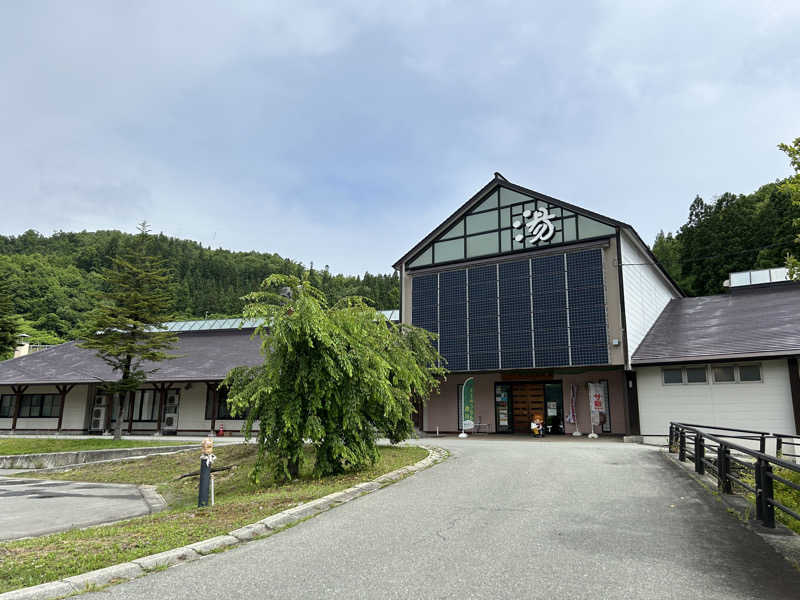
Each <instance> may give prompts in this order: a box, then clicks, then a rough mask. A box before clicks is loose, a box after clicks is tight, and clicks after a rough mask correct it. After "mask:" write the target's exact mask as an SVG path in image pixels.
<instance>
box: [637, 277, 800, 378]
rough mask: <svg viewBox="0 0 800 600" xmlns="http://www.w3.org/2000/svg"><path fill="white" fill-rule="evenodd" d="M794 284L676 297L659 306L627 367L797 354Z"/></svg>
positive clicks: (797, 290) (798, 299)
mask: <svg viewBox="0 0 800 600" xmlns="http://www.w3.org/2000/svg"><path fill="white" fill-rule="evenodd" d="M798 315H800V284H796V283H791V284H783V285H774V286H766V287H761V288H755V289H752V290H747V291H740V292H738V293H735V294H720V295H717V296H700V297H698V298H676V299H674V300H671V301H670V302H669V304H667V306H666V307H665V308H664V311H663V312H662V313H661V315H660V316H659V317H658V319H657V320H656V322H655V323H654V324H653V326H652V327H651V329H650V331H649V332H648V333H647V335H646V336H645V338H644V340H642V343H641V344H640V345H639V347H638V348H637V349H636V352H634V353H633V356H632V357H631V364H632V365H634V366H636V365H639V366H642V365H646V364H668V363H681V362H692V361H706V360H709V361H710V360H722V361H724V360H739V359H744V358H758V357H771V356H786V355H788V354H798V353H800V320H798Z"/></svg>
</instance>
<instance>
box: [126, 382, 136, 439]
mask: <svg viewBox="0 0 800 600" xmlns="http://www.w3.org/2000/svg"><path fill="white" fill-rule="evenodd" d="M134 398H136V392H134V391H130V392H128V435H130V434H131V432H132V431H133V400H134Z"/></svg>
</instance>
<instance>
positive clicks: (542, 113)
mask: <svg viewBox="0 0 800 600" xmlns="http://www.w3.org/2000/svg"><path fill="white" fill-rule="evenodd" d="M798 31H800V2H797V0H786V1H777V0H772V1H771V0H763V1H760V2H752V1H739V0H720V1H711V0H709V1H704V2H697V1H696V0H692V1H686V2H683V1H672V2H663V1H660V0H648V2H640V1H638V0H637V1H630V2H624V1H618V2H611V1H595V2H580V1H574V2H530V1H528V2H502V1H496V2H490V3H481V2H471V1H467V0H461V1H454V2H448V1H443V0H442V1H438V0H429V1H427V2H415V1H413V0H411V1H406V2H370V1H369V0H358V1H357V2H349V1H347V0H339V1H337V2H329V1H325V2H302V1H290V2H278V1H270V2H263V1H260V2H230V1H225V2H211V1H209V2H199V3H198V2H180V1H176V0H171V1H170V2H163V1H161V0H154V1H148V0H138V1H137V2H127V1H122V0H120V1H113V0H112V1H109V0H103V1H97V2H93V1H88V0H83V1H73V2H61V1H56V2H44V1H37V2H14V1H13V0H0V181H2V189H0V234H4V235H18V234H20V233H22V232H23V231H25V230H27V229H35V230H37V231H39V232H41V233H42V234H51V233H53V232H54V231H58V230H63V231H80V230H84V229H85V230H90V231H91V230H96V229H121V230H124V231H130V232H134V231H135V230H136V224H137V223H138V222H139V221H142V220H146V221H148V222H150V223H151V224H152V227H153V230H154V231H156V232H159V231H160V232H163V233H165V234H167V235H170V236H175V237H180V238H188V239H194V240H197V241H199V242H201V243H202V244H204V245H206V246H211V247H214V248H218V247H222V248H227V249H231V250H243V251H248V250H257V251H261V252H276V253H278V254H280V255H281V256H284V257H288V258H293V259H295V260H299V261H302V262H303V263H304V264H306V265H308V264H310V263H311V262H313V263H314V264H315V266H318V267H322V266H323V265H329V266H330V269H331V271H332V272H335V273H347V274H354V273H359V272H360V273H363V272H364V271H367V270H368V271H370V272H372V273H376V272H390V271H391V265H392V264H393V263H394V262H395V261H396V260H397V259H398V258H399V257H400V256H402V255H403V254H404V253H405V252H406V251H407V250H409V249H410V248H411V247H412V246H413V245H414V244H416V243H417V242H418V241H419V240H420V239H421V238H422V237H423V236H425V235H427V234H428V233H429V232H430V231H431V230H433V229H434V228H435V227H436V226H437V225H438V224H439V223H440V222H441V221H443V220H444V219H445V218H447V217H448V216H449V215H450V214H451V213H452V212H453V211H454V210H456V209H457V208H458V207H459V206H460V205H461V204H462V203H463V202H464V201H465V200H466V199H468V198H469V197H470V196H472V194H474V193H475V192H476V191H477V190H478V189H480V188H481V187H482V186H483V185H485V184H486V183H487V182H488V181H489V180H490V179H491V178H492V176H493V174H494V172H495V171H499V172H501V173H502V174H503V175H504V176H505V177H506V178H507V179H509V180H510V181H513V182H514V183H518V184H520V185H523V186H525V187H528V188H532V189H535V190H537V191H539V192H541V193H544V194H548V195H550V196H554V197H556V198H560V199H561V200H564V201H566V202H570V203H573V204H576V205H579V206H582V207H585V208H587V209H589V210H593V211H595V212H599V213H602V214H605V215H608V216H610V217H613V218H616V219H619V220H622V221H625V222H627V223H630V224H631V225H633V226H634V227H635V228H636V230H637V231H638V232H639V233H640V235H641V236H642V237H643V238H644V239H645V240H646V241H647V242H648V243H652V241H653V240H654V238H655V235H656V234H657V232H658V231H659V230H662V229H663V230H665V231H675V230H676V229H678V228H679V227H680V226H681V225H682V224H683V223H684V222H685V221H686V218H687V215H688V209H689V204H690V202H691V201H692V199H693V198H694V197H695V196H696V195H697V194H699V195H701V196H702V197H703V198H704V199H706V200H707V201H710V200H712V199H713V198H714V197H715V196H718V195H720V194H722V193H724V192H734V193H749V192H752V191H753V190H755V189H757V188H758V187H759V186H761V185H763V184H765V183H768V182H770V181H774V180H775V179H778V178H781V177H785V176H787V175H789V174H790V173H791V169H790V165H789V162H788V160H787V158H786V157H785V155H783V154H782V153H781V152H780V151H779V150H778V149H777V148H776V146H777V144H778V143H779V142H789V141H791V140H793V139H794V138H796V137H800V36H798V35H797V32H798Z"/></svg>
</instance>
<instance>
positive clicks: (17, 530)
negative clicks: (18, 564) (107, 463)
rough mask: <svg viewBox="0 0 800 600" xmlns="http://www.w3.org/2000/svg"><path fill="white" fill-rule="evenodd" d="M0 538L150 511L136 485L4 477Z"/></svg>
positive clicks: (0, 494) (0, 485) (0, 484)
mask: <svg viewBox="0 0 800 600" xmlns="http://www.w3.org/2000/svg"><path fill="white" fill-rule="evenodd" d="M0 507H2V510H0V540H10V539H15V538H20V537H28V536H37V535H44V534H47V533H54V532H56V531H64V530H67V529H73V528H75V527H86V526H88V525H96V524H98V523H108V522H110V521H117V520H119V519H127V518H130V517H136V516H139V515H146V514H148V513H149V512H150V508H149V506H148V504H147V502H146V501H145V500H144V497H143V496H142V493H141V492H140V491H139V489H138V488H137V487H136V486H135V485H119V484H105V483H81V482H74V481H46V480H41V479H22V478H19V477H17V478H14V477H0Z"/></svg>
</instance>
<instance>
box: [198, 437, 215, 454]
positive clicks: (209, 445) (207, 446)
mask: <svg viewBox="0 0 800 600" xmlns="http://www.w3.org/2000/svg"><path fill="white" fill-rule="evenodd" d="M200 446H201V447H202V448H203V454H211V452H212V451H213V450H214V441H213V440H212V439H211V438H206V439H204V440H203V441H202V443H201V444H200Z"/></svg>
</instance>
